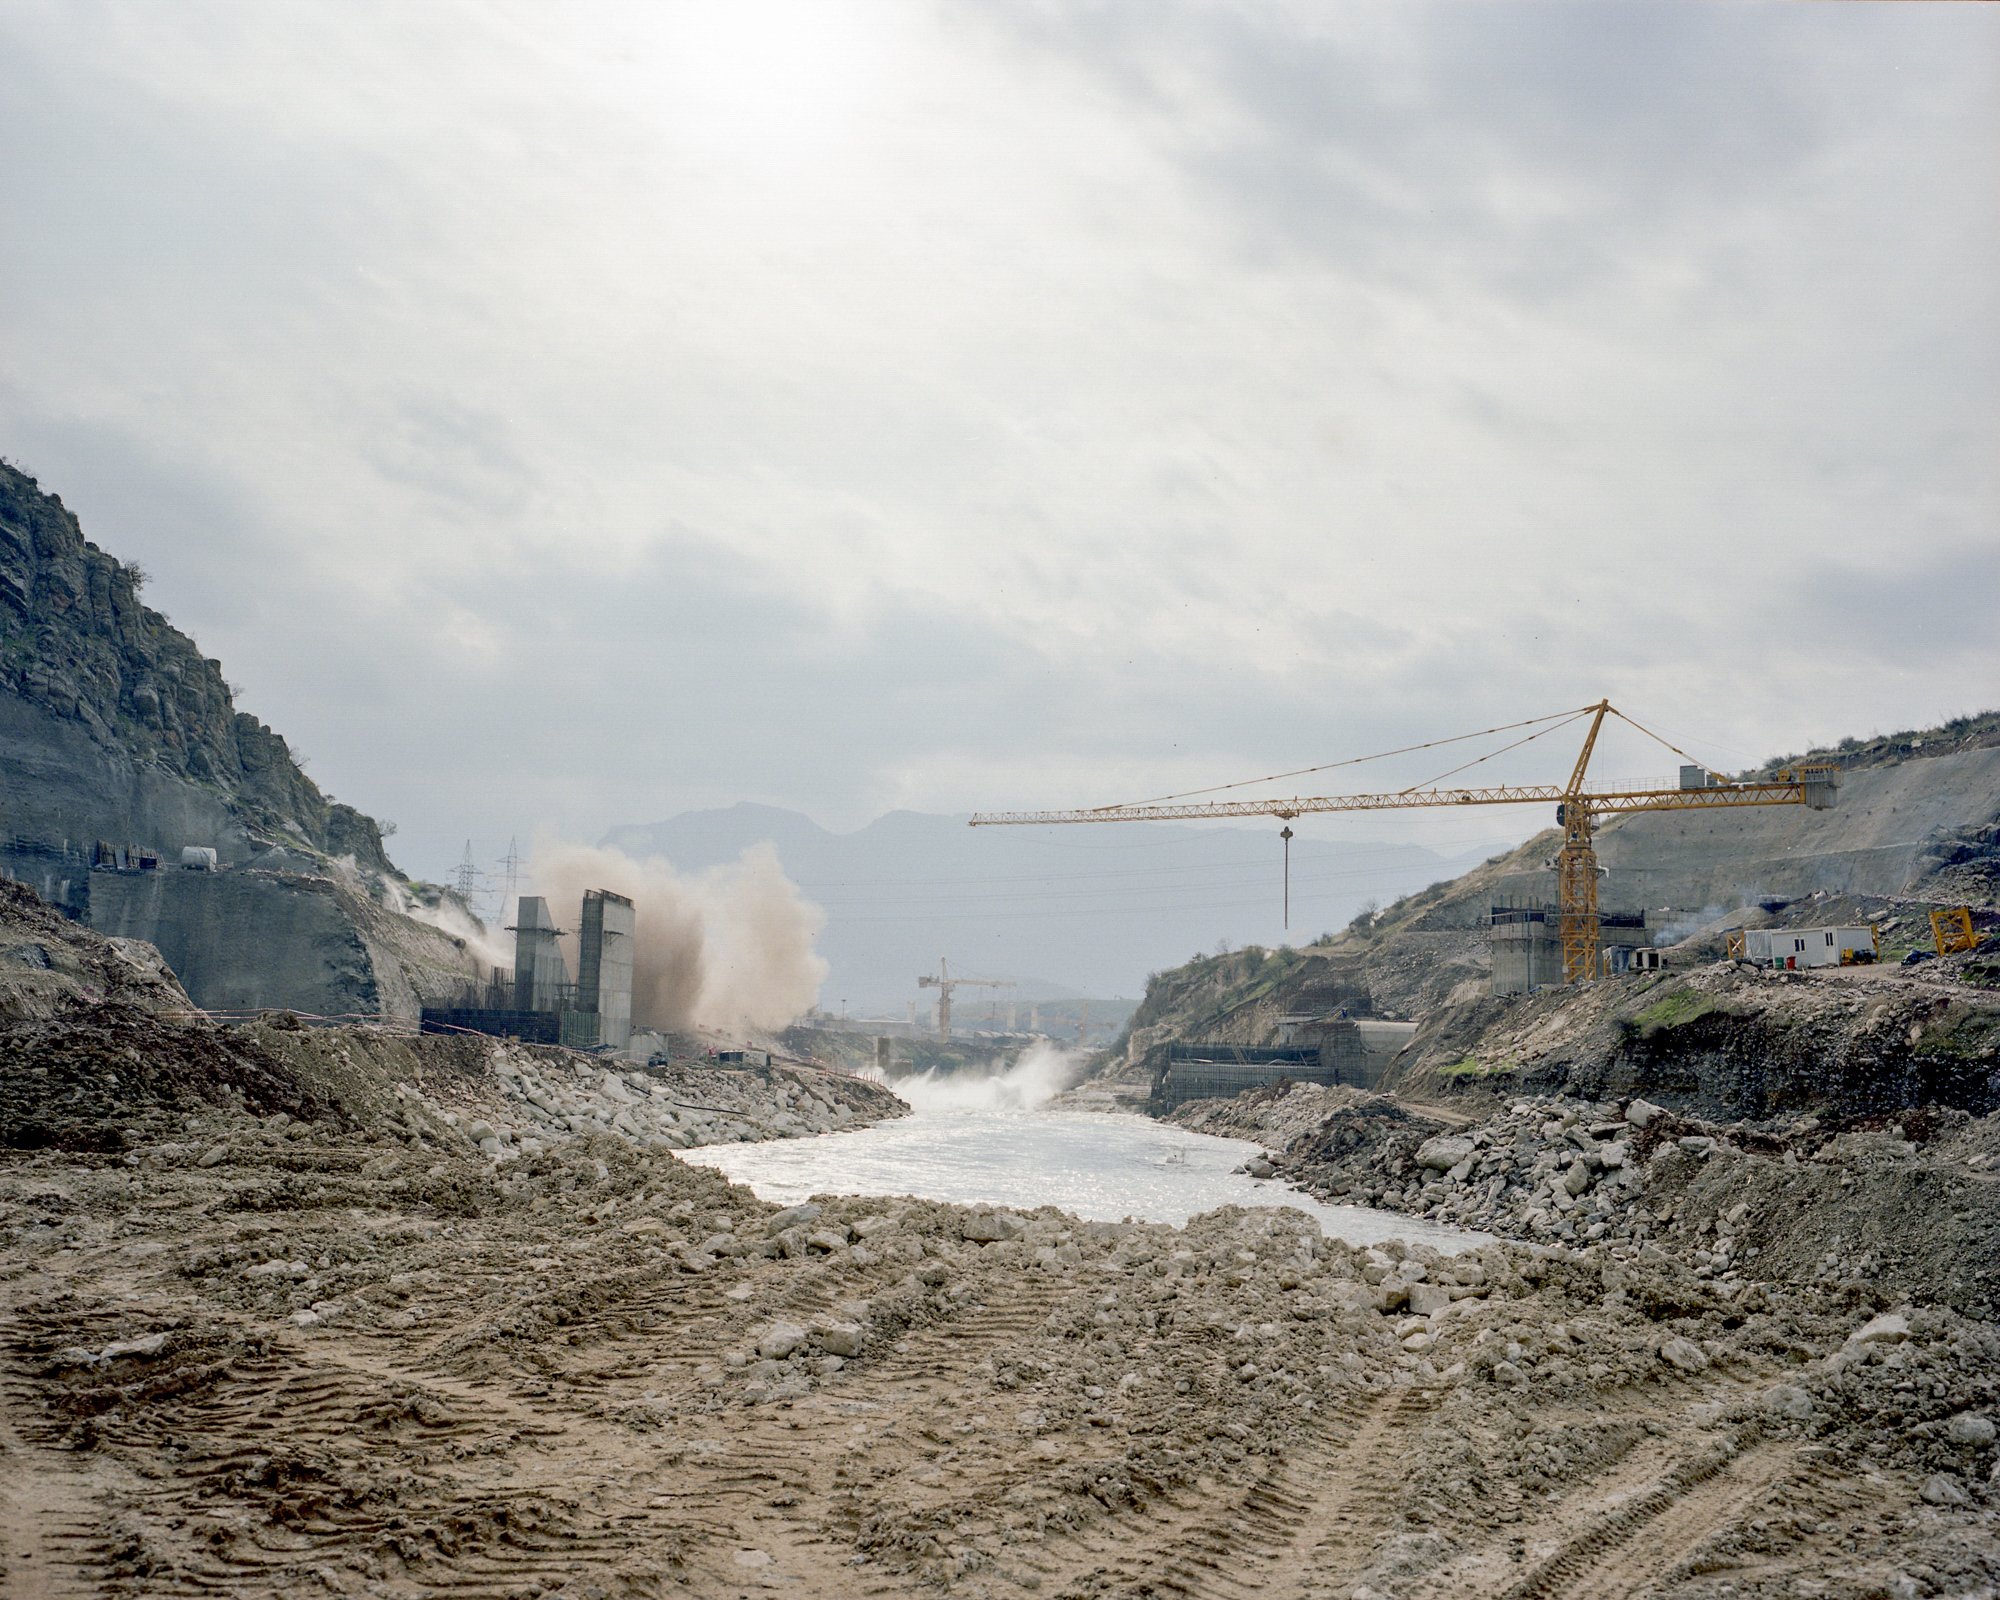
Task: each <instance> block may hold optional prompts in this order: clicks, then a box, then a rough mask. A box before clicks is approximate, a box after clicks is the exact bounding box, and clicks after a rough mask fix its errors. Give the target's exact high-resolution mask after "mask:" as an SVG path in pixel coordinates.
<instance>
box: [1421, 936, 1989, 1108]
mask: <svg viewBox="0 0 2000 1600" xmlns="http://www.w3.org/2000/svg"><path fill="white" fill-rule="evenodd" d="M1992 963H1993V957H1992V956H1990V955H1976V954H1975V955H1967V956H1954V957H1952V958H1950V959H1948V960H1944V961H1932V962H1929V963H1926V964H1924V965H1922V966H1920V967H1917V968H1915V969H1911V970H1908V971H1905V970H1899V969H1893V968H1879V967H1878V968H1845V969H1833V970H1825V971H1816V972H1772V971H1765V970H1759V969H1757V968H1754V967H1750V966H1748V965H1745V964H1739V963H1736V962H1728V961H1715V962H1711V963H1709V964H1707V965H1705V966H1701V967H1696V968H1692V969H1684V970H1680V971H1673V970H1669V971H1667V972H1664V973H1661V974H1658V975H1634V976H1627V977H1622V978H1619V979H1618V980H1616V981H1614V982H1606V983H1596V984H1588V985H1585V986H1583V987H1582V988H1581V989H1576V988H1560V987H1558V988H1550V989H1545V990H1543V991H1541V992H1540V993H1537V994H1534V995H1525V996H1517V997H1513V998H1511V999H1496V998H1493V997H1491V996H1480V997H1477V998H1474V999H1470V1000H1466V1001H1463V1002H1460V1003H1459V1004H1456V1005H1452V1006H1447V1007H1443V1008H1440V1009H1439V1010H1438V1011H1437V1012H1435V1013H1433V1014H1432V1015H1430V1016H1428V1017H1426V1018H1425V1019H1424V1021H1423V1023H1422V1025H1421V1026H1420V1027H1419V1028H1418V1030H1417V1032H1416V1035H1415V1036H1414V1037H1413V1038H1412V1040H1411V1042H1410V1045H1409V1047H1408V1048H1407V1049H1406V1050H1405V1051H1404V1052H1403V1053H1402V1055H1401V1056H1400V1057H1399V1058H1398V1060H1397V1062H1396V1065H1395V1068H1394V1070H1393V1072H1392V1074H1391V1076H1390V1078H1389V1079H1388V1080H1387V1082H1386V1084H1385V1087H1387V1088H1390V1089H1392V1090H1394V1091H1395V1092H1397V1093H1401V1094H1416V1095H1418V1096H1420V1097H1423V1098H1427V1099H1433V1100H1435V1099H1441V1098H1445V1097H1450V1098H1453V1099H1459V1098H1463V1099H1465V1100H1467V1101H1468V1102H1470V1103H1471V1105H1472V1106H1473V1108H1475V1109H1476V1108H1477V1107H1478V1106H1479V1104H1480V1103H1481V1101H1482V1100H1486V1101H1490V1100H1493V1099H1497V1098H1504V1097H1509V1096H1512V1095H1515V1094H1517V1093H1520V1092H1523V1091H1527V1092H1539V1093H1551V1092H1566V1093H1568V1094H1571V1095H1576V1096H1582V1097H1587V1098H1591V1099H1604V1098H1611V1097H1627V1098H1629V1097H1631V1096H1635V1095H1636V1096H1642V1097H1644V1098H1647V1099H1651V1100H1654V1101H1657V1102H1659V1103H1660V1104H1663V1105H1668V1106H1672V1107H1673V1108H1675V1109H1677V1110H1684V1111H1689V1112H1693V1113H1698V1114H1701V1115H1705V1116H1712V1117H1732V1118H1760V1117H1769V1116H1774V1115H1779V1114H1792V1115H1799V1114H1804V1113H1809V1112H1810V1113H1818V1114H1821V1115H1828V1114H1832V1115H1852V1114H1855V1113H1862V1112H1870V1111H1878V1110H1890V1109H1894V1108H1896V1107H1900V1106H1908V1105H1927V1104H1939V1105H1949V1106H1956V1107H1958V1108H1960V1109H1962V1110H1966V1111H1971V1112H1975V1113H1985V1112H1988V1111H1992V1110H1994V1109H1996V1108H2000V989H1996V988H1995V987H1994V984H1995V982H1996V981H2000V974H1995V973H1994V972H1993V970H1992Z"/></svg>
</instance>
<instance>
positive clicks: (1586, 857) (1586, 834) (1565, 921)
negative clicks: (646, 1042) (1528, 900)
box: [972, 700, 1833, 983]
mask: <svg viewBox="0 0 2000 1600" xmlns="http://www.w3.org/2000/svg"><path fill="white" fill-rule="evenodd" d="M1607 716H1615V717H1617V718H1619V719H1620V720H1621V721H1623V722H1626V723H1628V724H1629V725H1630V726H1632V727H1633V728H1636V729H1637V730H1638V731H1639V732H1640V733H1643V734H1645V735H1646V737H1647V738H1649V739H1652V740H1654V741H1655V742H1656V743H1658V744H1661V745H1664V746H1666V748H1667V749H1669V750H1672V751H1673V752H1674V754H1675V755H1677V756H1679V757H1680V758H1681V760H1682V762H1683V763H1684V765H1683V766H1682V767H1681V773H1680V785H1679V787H1677V788H1671V789H1668V788H1633V789H1618V788H1611V789H1593V788H1589V787H1586V778H1587V775H1588V771H1589V767H1590V756H1591V752H1592V751H1593V750H1595V749H1596V747H1597V736H1598V733H1599V730H1601V729H1602V728H1603V726H1604V719H1605V718H1606V717H1607ZM1585 717H1588V718H1589V719H1590V726H1589V728H1588V731H1587V732H1586V733H1585V735H1584V740H1583V749H1582V750H1581V752H1579V754H1578V755H1577V758H1576V764H1575V765H1574V767H1572V768H1571V770H1570V775H1569V781H1568V782H1567V783H1564V784H1501V785H1493V786H1489V787H1485V788H1459V787H1439V785H1440V784H1442V783H1443V780H1444V779H1446V778H1451V777H1456V776H1457V775H1458V774H1459V773H1461V772H1464V771H1466V770H1467V769H1468V768H1470V767H1474V766H1477V765H1479V764H1480V763H1481V762H1483V761H1489V760H1491V759H1493V757H1495V756H1499V755H1504V754H1505V753H1506V752H1507V751H1509V750H1514V749H1518V748H1519V747H1520V746H1521V745H1524V744H1527V743H1528V742H1529V741H1530V740H1533V739H1539V738H1541V737H1542V736H1543V735H1545V734H1548V733H1553V732H1555V731H1556V730H1557V729H1558V728H1563V727H1567V726H1569V725H1571V724H1572V723H1575V722H1577V721H1580V720H1581V719H1583V718H1585ZM1538 725H1539V726H1538ZM1531 727H1533V728H1537V731H1536V732H1534V733H1530V734H1528V735H1526V737H1524V738H1521V739H1517V740H1515V741H1514V742H1513V743H1511V744H1508V745H1505V746H1503V747H1502V748H1501V749H1498V750H1493V751H1489V752H1488V753H1487V754H1485V755H1483V756H1479V757H1476V758H1475V759H1474V760H1472V761H1469V762H1466V763H1465V764H1464V765H1462V766H1459V767H1455V768H1453V769H1452V770H1451V771H1450V772H1446V773H1442V774H1440V775H1439V776H1438V777H1437V778H1434V779H1432V780H1430V781H1429V782H1428V783H1427V784H1424V785H1420V786H1415V787H1412V788H1408V789H1401V790H1397V791H1395V792H1393V793H1387V794H1343V795H1318V796H1313V797H1310V798H1307V797H1294V798H1291V799H1283V800H1208V801H1195V800H1192V799H1191V795H1192V794H1204V793H1206V794H1212V793H1216V792H1219V790H1221V789H1238V788H1244V787H1247V786H1249V785H1250V784H1262V783H1268V782H1272V781H1276V780H1280V779H1286V778H1295V777H1300V776H1303V775H1304V773H1306V772H1324V771H1327V770H1330V768H1332V767H1341V766H1353V765H1357V764H1358V763H1360V762H1363V761H1378V760H1382V759H1385V758H1386V757H1388V756H1397V755H1407V754H1409V753H1411V752H1412V751H1416V750H1428V749H1431V748H1434V747H1436V746H1440V745H1446V744H1457V743H1461V742H1463V741H1465V740H1468V739H1479V738H1485V737H1487V736H1489V735H1493V734H1499V733H1509V732H1513V731H1516V730H1518V729H1521V728H1531ZM1181 802H1187V803H1181ZM1549 802H1554V804H1555V808H1556V826H1558V827H1559V828H1561V829H1562V830H1563V842H1562V848H1561V849H1560V850H1559V851H1558V852H1557V854H1556V859H1555V869H1556V905H1557V912H1558V926H1559V937H1560V942H1561V946H1562V968H1563V982H1564V983H1583V982H1586V981H1588V980H1589V979H1591V978H1592V977H1593V976H1595V975H1596V971H1597V965H1598V955H1597V950H1598V913H1597V878H1598V866H1597V849H1596V846H1595V843H1594V840H1595V836H1596V831H1597V823H1598V819H1599V818H1600V817H1607V816H1624V815H1627V814H1629V813H1633V812H1640V811H1706V810H1713V809H1720V808H1723V807H1731V806H1784V805H1804V806H1811V807H1812V808H1814V809H1815V810H1823V809H1825V808H1826V807H1827V806H1830V805H1831V804H1832V803H1833V776H1832V769H1831V768H1828V767H1823V766H1798V767H1791V768H1786V769H1785V770H1783V771H1781V772H1779V773H1777V774H1776V775H1775V776H1774V777H1771V778H1769V779H1760V780H1757V781H1753V782H1748V783H1734V782H1731V781H1730V780H1729V779H1727V778H1725V777H1723V776H1722V775H1721V774H1719V773H1716V772H1713V771H1711V770H1710V769H1709V768H1707V767H1706V766H1704V765H1702V764H1701V763H1699V762H1697V761H1694V760H1693V758H1692V757H1690V756H1688V755H1687V753H1686V752H1685V751H1682V750H1680V749H1679V748H1678V747H1677V746H1675V745H1673V744H1671V743H1669V742H1668V741H1667V740H1665V739H1662V738H1661V737H1660V736H1659V735H1658V734H1656V733H1654V732H1652V731H1651V730H1650V729H1648V728H1645V727H1642V726H1641V725H1640V724H1639V723H1637V722H1634V721H1633V720H1632V719H1631V718H1630V717H1628V716H1626V715H1625V713H1624V712H1622V711H1620V710H1618V709H1617V707H1615V706H1613V705H1612V704H1611V702H1610V701H1609V700H1600V701H1598V702H1597V703H1596V704H1595V705H1590V706H1582V707H1579V708H1578V709H1576V710H1574V711H1558V712H1554V713H1552V714H1550V715H1549V716H1546V717H1531V718H1529V719H1528V720H1526V721H1524V722H1514V723H1507V724H1505V725H1503V726H1501V727H1497V728H1486V729H1482V730H1481V731H1480V732H1478V733H1469V734H1459V735H1455V736H1454V737H1452V738H1449V739H1433V740H1428V741H1426V742H1424V743H1422V744H1415V745H1406V746H1404V747H1403V748H1402V749H1400V750H1388V751H1383V752H1381V754H1379V755H1374V756H1357V757H1354V758H1352V759H1351V760H1347V761H1337V762H1330V763H1328V764H1327V765H1326V766H1321V767H1307V768H1302V769H1300V771H1298V772H1285V773H1277V774H1273V775H1272V777H1271V778H1253V779H1247V780H1245V781H1244V782H1242V783H1229V784H1221V785H1218V786H1217V788H1216V789H1209V790H1195V791H1191V793H1190V794H1189V795H1168V796H1163V797H1162V798H1161V799H1160V800H1157V801H1145V802H1141V803H1138V804H1132V805H1112V806H1097V807H1093V808H1090V809H1087V810H1074V811H999V812H982V813H980V814H978V815H976V816H974V817H973V818H972V826H973V827H975V828H991V827H1002V826H1020V825H1025V824H1038V823H1084V822H1148V821H1152V822H1170V821H1188V820H1194V819H1200V818H1213V817H1254V816H1265V817H1275V818H1277V819H1278V820H1279V821H1280V822H1283V823H1285V824H1287V825H1289V824H1290V823H1291V822H1292V821H1293V820H1294V819H1295V818H1298V817H1302V816H1306V815H1310V814H1313V813H1318V812H1330V811H1403V810H1415V809H1418V808H1422V807H1440V806H1514V805H1535V804H1547V803H1549ZM1289 833H1290V829H1289V826H1287V829H1286V835H1287V837H1286V838H1285V843H1286V844H1287V846H1289V844H1290V838H1289ZM1289 860H1290V854H1289V849H1288V850H1287V874H1288V878H1289ZM1286 894H1287V900H1288V902H1289V896H1290V884H1289V881H1288V882H1287V884H1286Z"/></svg>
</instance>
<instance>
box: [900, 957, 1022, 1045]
mask: <svg viewBox="0 0 2000 1600" xmlns="http://www.w3.org/2000/svg"><path fill="white" fill-rule="evenodd" d="M961 985H963V986H964V987H965V988H968V989H1011V988H1013V987H1014V980H1013V979H1011V978H954V977H953V976H952V975H951V963H950V962H948V961H947V960H945V958H944V957H943V956H939V957H938V969H937V972H936V974H935V975H932V974H930V973H926V974H924V975H923V976H922V977H920V978H918V979H917V987H918V988H919V989H935V990H937V992H938V1038H939V1039H941V1040H949V1039H950V1038H951V992H952V990H954V989H956V988H958V987H960V986H961Z"/></svg>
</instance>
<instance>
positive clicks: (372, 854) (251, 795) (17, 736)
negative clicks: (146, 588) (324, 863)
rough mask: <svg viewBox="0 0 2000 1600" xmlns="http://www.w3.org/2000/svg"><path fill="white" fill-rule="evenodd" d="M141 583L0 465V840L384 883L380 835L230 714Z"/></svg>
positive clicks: (195, 655) (282, 748) (225, 698)
mask: <svg viewBox="0 0 2000 1600" xmlns="http://www.w3.org/2000/svg"><path fill="white" fill-rule="evenodd" d="M143 583H144V577H143V574H141V573H140V572H139V570H138V569H137V568H135V567H133V566H131V565H129V564H127V563H125V562H121V561H119V560H117V559H116V558H115V557H112V556H110V555H107V554H106V553H105V552H104V551H102V550H100V549H98V548H97V546H96V545H94V544H92V543H91V542H90V541H89V540H88V539H86V538H84V536H83V530H82V529H81V527H79V526H78V524H77V520H76V517H75V515H74V514H73V513H72V512H71V511H70V510H69V509H68V508H67V507H66V506H65V505H64V504H63V503H62V501H61V500H60V499H59V498H58V497H57V496H55V495H52V494H47V493H44V492H43V491H42V489H41V488H40V486H39V485H38V484H37V483H36V482H35V480H34V479H33V478H31V477H29V476H27V474H25V473H23V472H20V471H18V470H16V469H15V468H13V467H11V466H8V465H6V464H5V463H0V702H9V701H11V702H13V703H12V704H6V705H4V707H0V710H4V720H5V723H6V727H5V732H6V735H7V744H8V748H9V751H10V754H11V755H13V756H15V757H16V759H18V760H19V761H20V762H21V764H22V766H23V768H24V769H25V770H24V771H23V772H22V773H20V774H17V780H18V781H17V782H15V783H12V784H10V785H9V793H8V794H7V795H5V796H4V797H0V832H4V833H7V834H25V835H27V836H29V837H33V838H38V839H43V840H48V839H69V840H72V841H75V842H78V843H87V842H89V841H92V840H94V839H96V838H100V837H101V838H105V839H108V840H110V841H111V842H113V843H117V844H121V845H122V844H127V843H136V844H145V845H152V846H157V847H160V848H167V849H171V848H177V847H178V846H180V845H182V844H193V843H201V844H212V845H214V846H215V847H216V848H217V850H218V851H219V852H220V853H221V855H222V857H223V859H224V860H243V859H248V858H250V857H252V856H254V855H257V854H259V853H261V852H262V851H265V850H268V849H269V848H271V847H273V846H283V847H289V848H293V849H297V848H300V847H304V848H305V849H306V850H308V851H310V852H312V853H314V854H318V855H323V856H328V857H339V856H352V857H354V859H355V861H356V863H357V865H359V866H361V867H363V868H365V869H368V870H372V871H376V872H391V871H393V870H394V869H393V868H392V867H391V866H390V864H389V861H388V858H387V856H386V855H385V854H384V853H383V849H382V835H381V830H380V829H379V828H378V827H377V826H376V824H375V823H374V822H373V821H372V820H370V819H369V818H368V817H365V816H363V815H362V814H361V813H360V812H358V811H356V810H354V808H353V807H351V806H345V805H339V804H336V803H334V802H332V801H330V800H328V799H327V797H326V796H325V795H323V794H322V793H321V792H320V790H319V787H318V785H317V784H315V783H314V782H313V781H312V779H310V778H309V777H307V776H306V775H305V773H304V772H302V771H301V770H300V769H299V765H298V763H297V762H296V761H295V760H293V758H292V754H291V751H290V750H289V749H288V748H287V746H286V744H285V741H284V739H283V738H282V737H281V736H280V735H278V734H276V733H274V732H272V731H271V729H270V728H268V727H266V726H265V725H264V724H263V723H261V722H259V721H258V720H257V719H256V718H255V717H252V716H249V715H247V714H246V713H244V712H240V711H238V710H236V709H235V706H234V705H233V704H232V701H231V696H230V691H229V686H228V684H227V683H225V682H224V681H223V676H222V663H221V662H219V661H216V660H213V659H211V658H208V657H205V656H203V655H202V653H201V651H200V650H199V649H198V648H197V647H196V645H195V642H194V641H193V640H192V639H190V638H189V637H188V636H187V635H186V634H184V633H182V632H181V631H180V630H179V629H178V628H176V627H174V626H173V624H172V623H170V622H168V621H167V619H166V618H165V617H163V616H162V615H160V613H159V612H157V611H155V610H153V609H152V608H151V607H149V606H147V605H146V604H145V603H144V602H143V601H142V600H141V599H140V591H141V588H142V586H143ZM162 835H166V836H162ZM190 835H192V836H190Z"/></svg>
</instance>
